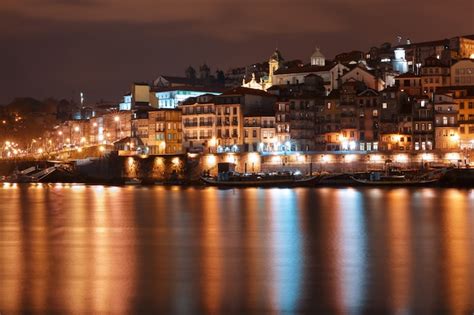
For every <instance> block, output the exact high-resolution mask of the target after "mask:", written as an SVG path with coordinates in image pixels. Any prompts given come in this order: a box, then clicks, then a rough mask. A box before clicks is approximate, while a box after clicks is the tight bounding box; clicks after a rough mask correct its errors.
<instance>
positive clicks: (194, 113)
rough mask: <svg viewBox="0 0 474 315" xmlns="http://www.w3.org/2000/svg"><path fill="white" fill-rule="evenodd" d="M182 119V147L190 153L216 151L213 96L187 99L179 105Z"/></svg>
mask: <svg viewBox="0 0 474 315" xmlns="http://www.w3.org/2000/svg"><path fill="white" fill-rule="evenodd" d="M179 108H180V109H181V111H182V118H183V134H184V138H183V145H184V148H185V149H186V150H188V151H190V152H205V151H208V152H214V151H215V150H216V136H217V133H216V118H217V116H216V105H215V103H214V95H212V94H204V95H200V96H198V97H191V98H188V99H187V100H186V101H184V102H182V103H181V104H180V105H179Z"/></svg>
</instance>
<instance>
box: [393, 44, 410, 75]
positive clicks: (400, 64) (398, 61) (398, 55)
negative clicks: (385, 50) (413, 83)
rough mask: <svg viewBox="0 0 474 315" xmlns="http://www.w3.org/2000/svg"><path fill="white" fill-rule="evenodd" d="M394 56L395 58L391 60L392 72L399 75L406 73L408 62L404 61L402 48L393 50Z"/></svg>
mask: <svg viewBox="0 0 474 315" xmlns="http://www.w3.org/2000/svg"><path fill="white" fill-rule="evenodd" d="M394 55H395V58H393V59H392V67H393V70H395V71H397V72H398V73H401V74H403V73H406V72H408V62H407V60H406V59H405V49H403V48H397V49H395V50H394Z"/></svg>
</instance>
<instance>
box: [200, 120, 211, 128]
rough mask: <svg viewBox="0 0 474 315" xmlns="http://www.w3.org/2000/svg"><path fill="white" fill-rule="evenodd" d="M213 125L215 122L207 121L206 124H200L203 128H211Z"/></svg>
mask: <svg viewBox="0 0 474 315" xmlns="http://www.w3.org/2000/svg"><path fill="white" fill-rule="evenodd" d="M212 125H213V122H212V121H206V122H204V121H203V122H199V126H201V127H210V126H212Z"/></svg>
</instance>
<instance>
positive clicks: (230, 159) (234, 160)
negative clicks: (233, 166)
mask: <svg viewBox="0 0 474 315" xmlns="http://www.w3.org/2000/svg"><path fill="white" fill-rule="evenodd" d="M225 160H226V162H228V163H235V162H236V158H235V157H234V156H233V155H230V154H228V155H227V156H226V157H225Z"/></svg>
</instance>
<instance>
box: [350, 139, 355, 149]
mask: <svg viewBox="0 0 474 315" xmlns="http://www.w3.org/2000/svg"><path fill="white" fill-rule="evenodd" d="M355 148H356V142H355V141H349V150H351V151H353V150H355Z"/></svg>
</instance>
